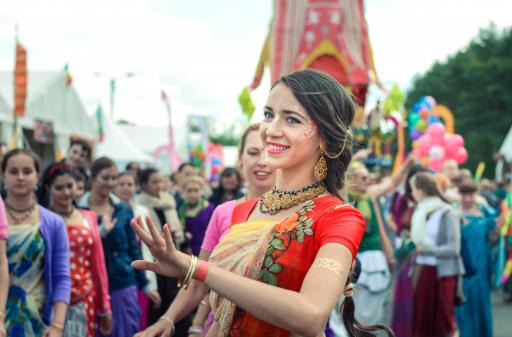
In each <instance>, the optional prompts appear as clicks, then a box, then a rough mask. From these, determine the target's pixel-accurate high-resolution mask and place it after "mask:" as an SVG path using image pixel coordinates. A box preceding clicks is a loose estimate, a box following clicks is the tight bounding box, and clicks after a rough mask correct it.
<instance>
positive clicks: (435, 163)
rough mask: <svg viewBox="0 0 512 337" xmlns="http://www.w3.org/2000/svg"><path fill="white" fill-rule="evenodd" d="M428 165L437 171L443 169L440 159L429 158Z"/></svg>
mask: <svg viewBox="0 0 512 337" xmlns="http://www.w3.org/2000/svg"><path fill="white" fill-rule="evenodd" d="M428 166H429V167H430V169H431V170H432V171H436V172H439V171H441V170H442V169H443V161H442V160H430V161H429V162H428Z"/></svg>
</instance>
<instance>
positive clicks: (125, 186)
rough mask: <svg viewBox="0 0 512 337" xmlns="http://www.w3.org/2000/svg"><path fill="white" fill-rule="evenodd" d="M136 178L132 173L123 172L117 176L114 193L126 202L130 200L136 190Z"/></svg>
mask: <svg viewBox="0 0 512 337" xmlns="http://www.w3.org/2000/svg"><path fill="white" fill-rule="evenodd" d="M136 189H137V188H136V186H135V179H133V177H132V176H131V175H128V174H123V175H122V176H120V177H119V178H117V184H116V188H115V191H114V193H115V194H116V195H117V196H118V197H119V198H120V199H121V200H123V201H124V202H130V200H131V199H132V197H133V195H134V194H135V192H136Z"/></svg>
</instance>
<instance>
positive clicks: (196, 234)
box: [178, 176, 215, 255]
mask: <svg viewBox="0 0 512 337" xmlns="http://www.w3.org/2000/svg"><path fill="white" fill-rule="evenodd" d="M182 189H183V197H184V199H185V202H184V203H183V204H182V205H181V206H180V208H179V209H178V215H179V217H180V220H181V222H182V223H183V226H184V228H185V231H186V232H187V236H188V237H189V241H188V243H189V246H190V248H191V249H192V253H193V254H194V255H199V251H200V250H201V244H202V243H203V238H204V234H205V232H206V228H207V227H208V223H209V222H210V218H211V217H212V214H213V210H214V209H215V206H214V205H213V204H211V203H209V202H208V200H206V199H205V198H204V192H203V191H204V190H205V188H204V182H203V180H202V178H201V177H198V176H194V177H190V178H188V179H187V180H185V182H184V183H183V186H182Z"/></svg>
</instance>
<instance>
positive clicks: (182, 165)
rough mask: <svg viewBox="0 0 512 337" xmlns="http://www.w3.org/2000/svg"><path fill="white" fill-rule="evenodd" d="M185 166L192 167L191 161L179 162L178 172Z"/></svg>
mask: <svg viewBox="0 0 512 337" xmlns="http://www.w3.org/2000/svg"><path fill="white" fill-rule="evenodd" d="M187 166H190V167H194V165H192V163H190V162H184V163H181V164H180V166H178V172H180V173H181V171H183V169H184V168H185V167H187Z"/></svg>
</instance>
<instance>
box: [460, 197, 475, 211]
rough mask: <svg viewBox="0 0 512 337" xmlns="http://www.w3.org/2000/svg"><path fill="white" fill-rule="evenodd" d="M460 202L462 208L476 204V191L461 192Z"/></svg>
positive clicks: (469, 207) (468, 207)
mask: <svg viewBox="0 0 512 337" xmlns="http://www.w3.org/2000/svg"><path fill="white" fill-rule="evenodd" d="M460 202H461V204H462V208H464V209H471V208H473V207H474V206H475V205H476V193H461V194H460Z"/></svg>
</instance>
